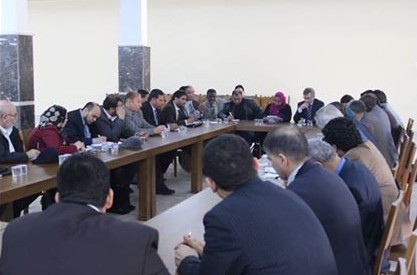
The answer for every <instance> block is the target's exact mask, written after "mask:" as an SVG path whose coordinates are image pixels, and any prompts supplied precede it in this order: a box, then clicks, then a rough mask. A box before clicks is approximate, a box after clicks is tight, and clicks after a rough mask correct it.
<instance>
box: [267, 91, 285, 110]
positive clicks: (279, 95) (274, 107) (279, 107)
mask: <svg viewBox="0 0 417 275" xmlns="http://www.w3.org/2000/svg"><path fill="white" fill-rule="evenodd" d="M274 97H275V98H278V99H279V100H280V101H281V105H276V104H275V103H271V107H269V114H270V115H272V116H276V115H278V113H279V111H281V110H282V109H283V108H284V107H285V105H287V102H286V100H285V95H284V93H283V92H276V93H275V96H274Z"/></svg>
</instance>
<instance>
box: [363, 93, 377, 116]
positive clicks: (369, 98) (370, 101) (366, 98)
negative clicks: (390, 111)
mask: <svg viewBox="0 0 417 275" xmlns="http://www.w3.org/2000/svg"><path fill="white" fill-rule="evenodd" d="M361 101H362V102H363V103H364V104H365V107H366V111H367V112H370V111H372V109H373V108H374V107H375V106H376V105H378V98H377V97H376V95H374V94H373V93H368V94H364V95H363V96H361Z"/></svg>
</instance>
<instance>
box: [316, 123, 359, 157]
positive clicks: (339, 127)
mask: <svg viewBox="0 0 417 275" xmlns="http://www.w3.org/2000/svg"><path fill="white" fill-rule="evenodd" d="M322 132H323V135H324V138H323V140H324V141H326V142H327V143H329V144H330V145H335V146H336V147H337V148H338V149H340V150H342V151H344V152H347V151H349V150H350V149H352V148H355V147H356V146H358V145H360V144H362V138H361V135H360V134H359V131H358V129H356V126H355V124H354V123H353V122H352V121H351V120H350V119H348V118H345V117H338V118H335V119H332V120H330V121H329V122H328V123H327V124H326V126H325V127H324V128H323V130H322Z"/></svg>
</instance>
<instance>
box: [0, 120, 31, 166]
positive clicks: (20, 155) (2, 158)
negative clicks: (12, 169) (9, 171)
mask: <svg viewBox="0 0 417 275" xmlns="http://www.w3.org/2000/svg"><path fill="white" fill-rule="evenodd" d="M10 140H11V141H12V144H13V147H14V152H13V153H10V147H9V142H8V141H7V139H6V138H5V137H4V136H3V135H2V134H1V133H0V163H25V162H28V160H29V159H28V156H27V155H26V153H25V152H24V151H23V141H22V139H21V138H20V135H19V130H18V129H17V128H16V127H13V130H12V133H11V134H10Z"/></svg>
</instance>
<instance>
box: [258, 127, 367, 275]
mask: <svg viewBox="0 0 417 275" xmlns="http://www.w3.org/2000/svg"><path fill="white" fill-rule="evenodd" d="M264 150H265V151H266V153H267V155H268V158H269V159H270V160H271V162H272V166H273V167H274V168H275V170H276V171H277V172H278V174H279V175H280V177H281V178H282V179H284V180H287V181H288V187H287V189H289V190H291V191H293V192H294V193H296V194H297V195H299V196H300V197H301V198H302V199H303V200H304V201H305V202H306V203H307V204H308V205H309V206H310V208H311V209H312V210H313V212H314V213H315V214H316V216H317V218H318V219H319V220H320V222H321V224H322V226H323V227H324V230H325V231H326V233H327V236H328V237H329V241H330V244H331V246H332V249H333V254H334V256H335V259H336V265H337V271H338V274H339V275H344V274H346V275H352V274H356V275H359V274H371V265H370V259H368V257H367V253H366V249H365V245H364V242H363V236H362V227H361V220H360V216H359V211H358V206H357V204H356V202H355V199H354V198H353V196H352V194H351V192H350V191H349V189H348V188H347V186H346V184H345V183H344V182H343V180H342V179H341V178H340V177H339V176H337V175H336V174H335V173H332V172H331V171H329V170H327V169H324V168H323V167H321V166H320V165H317V164H315V163H313V162H312V161H311V160H309V158H308V143H307V139H306V137H305V136H304V135H303V134H302V133H301V132H300V131H299V130H298V128H296V127H293V126H291V127H282V128H279V129H277V130H275V131H273V132H269V133H268V135H267V137H266V139H265V141H264Z"/></svg>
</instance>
